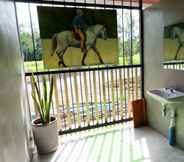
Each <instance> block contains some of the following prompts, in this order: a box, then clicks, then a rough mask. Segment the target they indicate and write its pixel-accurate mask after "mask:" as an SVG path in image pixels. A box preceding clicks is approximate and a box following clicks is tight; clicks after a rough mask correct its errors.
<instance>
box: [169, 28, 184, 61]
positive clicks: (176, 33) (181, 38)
mask: <svg viewBox="0 0 184 162" xmlns="http://www.w3.org/2000/svg"><path fill="white" fill-rule="evenodd" d="M172 37H173V39H176V38H177V40H178V43H179V45H178V49H177V50H176V54H175V57H174V59H175V60H177V57H178V54H179V52H180V50H181V48H182V47H184V30H182V29H180V28H179V27H174V28H173V30H172Z"/></svg>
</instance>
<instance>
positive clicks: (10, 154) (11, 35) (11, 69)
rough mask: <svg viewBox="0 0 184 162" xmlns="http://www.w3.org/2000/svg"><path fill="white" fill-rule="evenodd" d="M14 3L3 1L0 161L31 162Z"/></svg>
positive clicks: (0, 6)
mask: <svg viewBox="0 0 184 162" xmlns="http://www.w3.org/2000/svg"><path fill="white" fill-rule="evenodd" d="M22 69H23V67H22V59H21V56H20V50H19V42H18V35H17V27H16V19H15V8H14V3H13V2H11V1H7V0H0V162H28V161H29V152H28V140H27V139H28V136H27V130H28V125H27V123H28V120H27V113H26V111H25V110H26V106H25V103H26V98H25V89H24V80H23V76H24V74H23V70H22Z"/></svg>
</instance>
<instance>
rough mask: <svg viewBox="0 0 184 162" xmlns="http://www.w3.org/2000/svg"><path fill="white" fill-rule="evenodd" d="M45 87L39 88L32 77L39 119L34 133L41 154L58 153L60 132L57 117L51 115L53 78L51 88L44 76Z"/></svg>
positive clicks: (33, 123)
mask: <svg viewBox="0 0 184 162" xmlns="http://www.w3.org/2000/svg"><path fill="white" fill-rule="evenodd" d="M42 79H43V86H40V87H39V83H38V82H37V81H36V78H35V76H34V75H32V77H31V83H32V85H33V90H32V98H33V100H34V103H35V106H36V109H37V111H38V114H39V115H38V117H37V118H36V119H34V120H33V122H32V126H33V133H34V138H35V143H36V146H37V149H38V152H39V153H41V154H46V153H50V152H53V151H56V149H57V147H58V132H57V122H56V117H54V116H51V115H50V110H51V102H52V95H53V76H52V77H51V81H50V84H49V87H48V85H47V81H46V78H45V77H44V76H43V78H42Z"/></svg>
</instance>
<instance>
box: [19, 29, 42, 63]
mask: <svg viewBox="0 0 184 162" xmlns="http://www.w3.org/2000/svg"><path fill="white" fill-rule="evenodd" d="M33 36H34V41H33V39H32V35H31V34H30V33H29V32H25V31H24V32H21V33H20V42H21V48H22V53H23V55H24V61H39V60H42V49H41V40H40V36H39V33H38V32H34V34H33Z"/></svg>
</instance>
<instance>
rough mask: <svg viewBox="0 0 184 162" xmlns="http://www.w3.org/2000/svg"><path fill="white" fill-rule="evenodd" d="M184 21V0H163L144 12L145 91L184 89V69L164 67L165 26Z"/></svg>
mask: <svg viewBox="0 0 184 162" xmlns="http://www.w3.org/2000/svg"><path fill="white" fill-rule="evenodd" d="M181 21H182V22H184V1H183V0H161V2H160V3H159V4H157V5H154V6H152V7H150V8H148V9H146V11H145V12H144V29H145V31H144V37H145V49H144V50H145V62H144V63H145V91H147V90H149V89H154V88H161V87H167V86H176V88H178V89H180V90H184V71H177V70H164V69H163V65H162V62H163V55H164V54H163V51H164V49H163V47H164V46H163V32H164V26H166V25H170V24H174V23H177V22H181Z"/></svg>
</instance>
